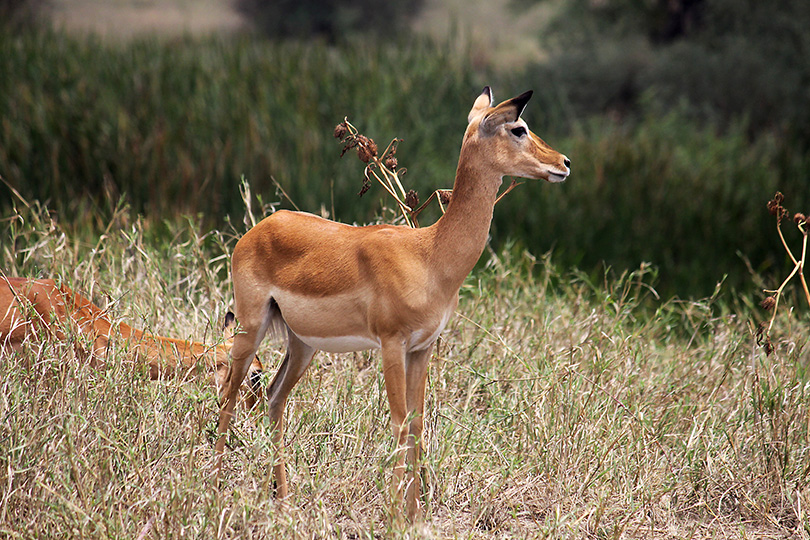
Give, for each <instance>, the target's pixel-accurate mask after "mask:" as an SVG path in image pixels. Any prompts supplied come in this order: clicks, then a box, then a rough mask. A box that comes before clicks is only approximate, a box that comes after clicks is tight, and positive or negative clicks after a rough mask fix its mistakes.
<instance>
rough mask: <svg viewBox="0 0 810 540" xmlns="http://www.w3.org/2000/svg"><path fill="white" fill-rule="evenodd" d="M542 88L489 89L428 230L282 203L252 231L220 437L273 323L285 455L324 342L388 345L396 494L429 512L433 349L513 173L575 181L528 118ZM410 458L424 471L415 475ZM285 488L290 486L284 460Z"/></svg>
mask: <svg viewBox="0 0 810 540" xmlns="http://www.w3.org/2000/svg"><path fill="white" fill-rule="evenodd" d="M531 95H532V92H531V91H529V92H526V93H524V94H521V95H520V96H517V97H515V98H512V99H510V100H508V101H504V102H503V103H501V104H499V105H497V106H495V107H493V106H492V92H491V90H490V88H489V87H485V88H484V91H483V92H482V93H481V95H480V96H479V97H478V98H477V99H476V100H475V103H474V104H473V108H472V110H471V111H470V114H469V116H468V122H469V125H468V126H467V130H466V132H465V133H464V140H463V142H462V145H461V154H460V156H459V161H458V169H457V171H456V179H455V184H454V186H453V195H452V199H451V201H450V204H449V206H448V208H447V212H446V213H445V214H444V215H443V216H442V217H441V218H440V219H439V220H438V221H437V222H436V223H435V224H434V225H432V226H430V227H425V228H421V229H412V228H409V227H400V226H392V225H374V226H368V227H352V226H349V225H344V224H341V223H335V222H334V221H328V220H326V219H322V218H320V217H317V216H314V215H312V214H306V213H302V212H289V211H278V212H276V213H274V214H273V215H271V216H269V217H267V218H266V219H264V220H263V221H262V222H260V223H259V224H258V225H256V226H255V227H253V228H252V229H251V230H249V231H248V232H247V233H246V234H245V236H244V237H242V238H241V239H240V240H239V242H238V243H237V244H236V248H235V249H234V251H233V260H232V266H233V268H232V273H233V285H234V297H235V304H236V315H237V319H238V320H239V323H240V324H241V327H242V332H241V333H239V334H237V335H236V339H235V342H234V345H233V348H232V349H231V358H232V364H231V370H230V372H229V374H228V379H227V381H226V383H225V386H224V387H223V396H222V408H221V410H220V413H219V439H218V441H217V445H216V451H217V455H218V460H217V469H218V471H219V470H221V466H222V452H223V451H224V448H225V435H226V433H227V431H228V424H229V422H230V420H231V416H232V415H233V408H234V404H235V403H236V397H237V393H238V390H239V387H240V385H241V384H242V380H243V379H244V377H245V374H246V373H247V369H248V366H249V361H248V360H249V359H251V358H253V356H254V354H255V353H256V349H257V348H258V347H259V344H260V343H261V341H262V339H263V338H264V337H265V334H266V333H267V332H268V330H270V329H273V330H278V331H285V330H286V339H287V353H286V355H285V357H284V360H283V361H282V363H281V366H280V367H279V369H278V372H277V373H276V376H275V378H274V379H273V382H272V383H271V384H270V386H269V388H268V389H267V395H268V406H269V414H270V419H271V424H272V425H273V426H274V428H275V429H274V434H273V442H274V443H275V445H276V448H277V449H278V451H279V452H280V453H282V454H283V433H284V425H283V417H284V407H285V403H286V401H287V396H288V395H289V393H290V391H291V390H292V388H293V386H295V384H296V383H297V382H298V380H299V379H300V378H301V376H302V375H303V374H304V372H305V371H306V369H307V367H308V366H309V364H310V361H311V360H312V357H313V355H314V354H315V352H316V351H318V350H322V351H329V352H336V353H340V352H349V351H362V350H366V349H381V350H382V369H383V376H384V378H385V390H386V393H387V394H388V404H389V406H390V409H391V425H392V429H393V433H394V440H395V443H396V444H397V456H396V460H395V465H394V478H393V486H392V488H393V496H394V502H395V504H397V503H398V502H401V500H402V496H403V492H404V495H405V500H406V506H407V512H408V516H409V517H410V518H413V517H414V516H415V515H416V513H417V511H418V500H419V498H420V494H419V488H420V478H419V467H418V463H419V460H420V457H421V452H422V446H423V445H422V424H423V410H424V396H425V379H426V375H427V363H428V359H429V357H430V351H431V348H432V346H433V344H434V342H435V341H436V339H437V338H438V336H439V334H440V333H441V332H442V330H443V329H444V327H445V325H446V324H447V321H448V319H449V318H450V316H451V315H452V314H453V311H454V310H455V309H456V306H457V304H458V291H459V288H460V287H461V285H462V283H463V282H464V280H465V279H466V277H467V275H468V274H469V273H470V271H471V270H472V268H473V266H474V265H475V263H476V262H477V261H478V258H479V257H480V256H481V253H482V252H483V250H484V247H485V245H486V242H487V236H488V234H489V226H490V222H491V221H492V212H493V209H494V206H495V199H496V197H497V195H498V188H499V187H500V186H501V183H502V182H503V177H504V176H519V177H524V178H531V179H544V180H548V181H550V182H561V181H563V180H565V178H566V177H567V176H568V174H569V172H570V169H569V167H570V162H569V160H568V158H566V157H565V156H564V155H562V154H560V153H559V152H556V151H555V150H553V149H552V148H551V147H549V145H547V144H546V143H545V142H543V140H541V139H540V138H539V137H538V136H537V135H535V134H534V133H532V132H531V131H529V129H528V126H527V125H526V122H525V121H523V120H522V119H521V118H520V114H521V113H522V112H523V109H524V107H525V106H526V103H527V102H528V101H529V98H530V97H531ZM406 456H407V461H408V464H409V465H410V470H411V472H412V478H410V479H406V478H405V477H406V474H405V473H406ZM274 475H275V480H276V487H277V494H278V496H279V497H281V498H283V497H285V496H286V495H287V477H286V472H285V465H284V461H283V458H280V459H279V460H278V461H277V462H276V465H275V466H274Z"/></svg>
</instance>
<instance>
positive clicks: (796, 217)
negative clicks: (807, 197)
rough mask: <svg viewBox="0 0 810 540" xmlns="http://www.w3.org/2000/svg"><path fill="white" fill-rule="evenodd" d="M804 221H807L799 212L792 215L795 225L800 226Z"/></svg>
mask: <svg viewBox="0 0 810 540" xmlns="http://www.w3.org/2000/svg"><path fill="white" fill-rule="evenodd" d="M806 220H807V217H805V215H804V214H802V213H801V212H796V213H795V214H793V221H795V222H796V225H801V224H802V223H804V222H805V221H806Z"/></svg>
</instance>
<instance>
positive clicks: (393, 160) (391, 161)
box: [385, 155, 398, 171]
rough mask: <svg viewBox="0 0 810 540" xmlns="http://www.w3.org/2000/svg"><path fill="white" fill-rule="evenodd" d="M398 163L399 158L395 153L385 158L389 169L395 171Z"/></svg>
mask: <svg viewBox="0 0 810 540" xmlns="http://www.w3.org/2000/svg"><path fill="white" fill-rule="evenodd" d="M397 165H398V163H397V158H395V157H394V156H393V155H389V156H388V157H387V158H385V166H386V167H388V169H390V170H392V171H395V170H397Z"/></svg>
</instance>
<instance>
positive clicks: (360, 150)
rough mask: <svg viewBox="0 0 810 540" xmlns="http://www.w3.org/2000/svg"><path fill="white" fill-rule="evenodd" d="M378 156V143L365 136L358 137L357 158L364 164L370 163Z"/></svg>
mask: <svg viewBox="0 0 810 540" xmlns="http://www.w3.org/2000/svg"><path fill="white" fill-rule="evenodd" d="M376 155H377V143H375V142H374V140H373V139H369V138H368V137H366V136H365V135H358V136H357V157H359V158H360V161H362V162H363V163H368V162H369V161H371V158H373V157H375V156H376Z"/></svg>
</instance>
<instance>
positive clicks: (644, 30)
mask: <svg viewBox="0 0 810 540" xmlns="http://www.w3.org/2000/svg"><path fill="white" fill-rule="evenodd" d="M808 26H810V4H808V3H807V2H796V1H790V0H779V1H775V2H760V1H757V0H742V1H736V0H674V1H673V0H653V1H648V2H637V1H634V0H615V1H606V2H589V1H586V0H569V1H568V2H565V3H564V4H563V8H562V9H561V12H560V15H559V17H558V19H557V20H556V21H555V23H554V24H551V25H549V32H548V33H547V34H546V39H545V41H546V43H547V45H548V46H549V47H551V49H552V50H553V51H554V53H553V55H552V58H551V60H550V61H549V62H548V63H547V64H546V65H544V66H542V67H541V72H542V73H543V74H547V75H553V76H554V77H555V81H556V82H557V83H558V84H559V85H561V87H562V92H563V93H564V94H565V95H566V96H569V98H570V99H571V101H572V106H573V107H574V108H575V109H576V110H578V111H579V112H580V113H585V114H590V113H594V112H597V113H602V112H604V111H605V110H606V109H609V110H612V111H618V112H620V113H622V114H626V113H627V112H632V113H637V112H638V111H639V109H640V108H641V109H642V110H643V104H644V102H643V100H644V99H645V97H648V96H649V92H650V91H652V92H653V93H654V95H655V97H656V100H657V102H658V103H659V104H660V105H661V106H665V107H672V106H675V107H680V106H681V105H682V103H683V102H685V103H687V104H689V113H690V114H691V115H694V116H696V117H698V118H700V119H702V120H708V121H710V122H712V123H716V122H719V123H720V125H721V126H728V125H731V124H733V123H734V122H736V121H739V119H740V118H741V117H746V118H747V119H748V120H749V122H750V123H749V129H751V131H752V132H753V133H764V132H769V131H773V130H782V131H785V132H788V133H790V134H792V135H795V136H798V137H799V139H800V142H801V144H802V145H803V146H807V145H808V144H810V128H808V126H810V110H808V108H807V107H806V103H807V101H808V90H807V89H808V87H810V63H809V62H808V58H810V34H808V32H807V31H806V29H807V28H808ZM593 96H596V99H593Z"/></svg>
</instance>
